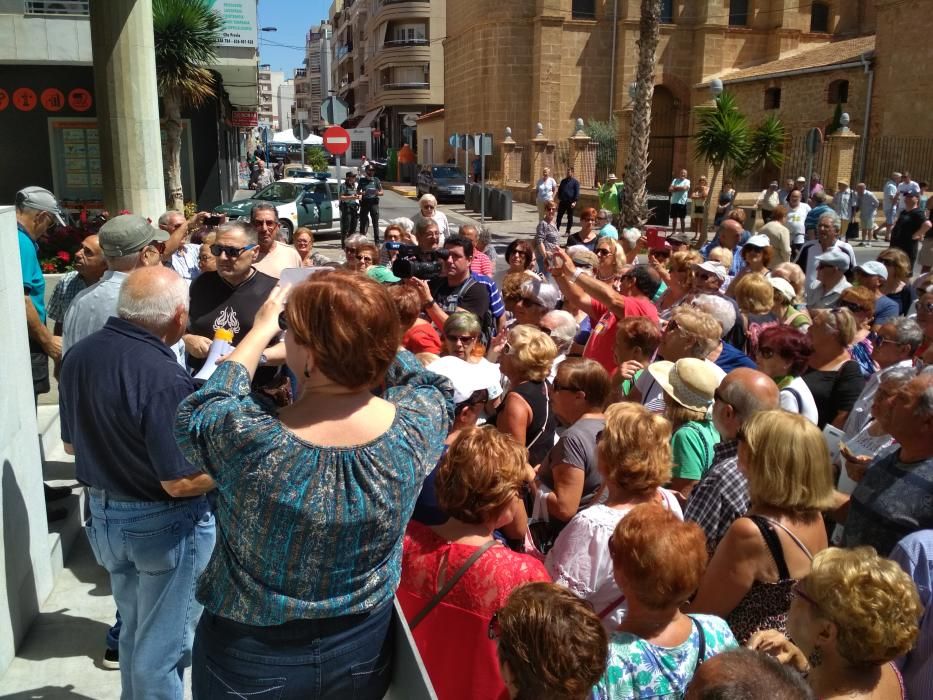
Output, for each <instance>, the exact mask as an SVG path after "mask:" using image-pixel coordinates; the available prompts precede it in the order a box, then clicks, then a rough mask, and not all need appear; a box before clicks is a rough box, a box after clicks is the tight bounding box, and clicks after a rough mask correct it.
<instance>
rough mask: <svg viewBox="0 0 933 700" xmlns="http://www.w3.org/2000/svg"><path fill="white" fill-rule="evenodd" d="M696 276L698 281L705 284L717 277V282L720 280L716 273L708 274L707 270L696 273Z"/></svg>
mask: <svg viewBox="0 0 933 700" xmlns="http://www.w3.org/2000/svg"><path fill="white" fill-rule="evenodd" d="M696 276H697V279H700V280H703V281H704V282H705V281H706V280H708V279H712V278H713V277H715V278H716V279H717V280H718V279H719V275H717V274H716V273H715V272H707V271H706V270H702V271H700V272H698V273H696Z"/></svg>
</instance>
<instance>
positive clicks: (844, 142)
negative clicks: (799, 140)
mask: <svg viewBox="0 0 933 700" xmlns="http://www.w3.org/2000/svg"><path fill="white" fill-rule="evenodd" d="M858 143H859V138H858V135H857V134H855V133H854V132H853V131H851V130H850V129H849V128H848V127H846V126H844V127H842V128H841V129H840V130H839V131H837V132H836V133H834V134H830V135H829V136H827V137H826V144H825V145H824V148H826V149H827V153H826V160H825V161H824V162H825V163H827V165H826V166H824V168H823V173H821V175H822V177H823V186H824V187H826V189H827V190H830V191H831V192H835V191H836V184H837V183H838V182H839V181H840V180H844V181H845V182H848V183H849V186H850V187H851V188H853V189H854V188H855V183H854V182H852V173H853V171H854V169H855V168H854V166H855V161H856V150H857V149H858Z"/></svg>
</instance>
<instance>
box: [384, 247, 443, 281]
mask: <svg viewBox="0 0 933 700" xmlns="http://www.w3.org/2000/svg"><path fill="white" fill-rule="evenodd" d="M386 250H388V251H396V250H397V251H398V257H397V258H395V262H394V263H392V272H393V273H395V275H396V276H398V277H401V278H402V279H408V278H409V277H417V278H418V279H422V280H429V279H431V278H432V277H437V276H438V275H439V274H441V271H442V270H443V262H444V261H445V260H447V257H448V256H449V255H450V252H449V251H448V250H447V249H446V248H438V249H437V250H432V251H430V252H429V253H425V252H424V251H422V250H421V248H419V247H418V246H416V245H411V244H408V243H399V242H398V241H386ZM425 258H430V259H428V260H425Z"/></svg>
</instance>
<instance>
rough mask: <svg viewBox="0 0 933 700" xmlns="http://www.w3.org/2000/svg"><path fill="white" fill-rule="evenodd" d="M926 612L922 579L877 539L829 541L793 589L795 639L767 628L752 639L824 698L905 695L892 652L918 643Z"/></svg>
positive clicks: (902, 651)
mask: <svg viewBox="0 0 933 700" xmlns="http://www.w3.org/2000/svg"><path fill="white" fill-rule="evenodd" d="M922 614H923V607H922V606H921V603H920V597H919V596H918V595H917V587H916V586H915V585H914V582H913V581H912V580H911V578H910V576H908V575H907V574H906V573H905V572H904V571H903V570H902V569H901V568H900V567H899V566H898V565H897V564H895V563H894V562H893V561H891V560H889V559H884V558H882V557H880V556H878V554H877V553H876V552H875V550H874V549H872V548H871V547H856V548H855V549H836V548H831V549H826V550H823V551H822V552H820V553H819V554H817V555H816V556H815V557H814V558H813V565H812V568H811V570H810V573H808V574H807V575H806V576H804V577H803V578H802V579H801V580H800V581H799V582H798V583H797V586H796V588H795V589H794V597H793V602H792V603H791V606H790V612H789V614H788V619H787V632H788V634H789V635H790V636H791V637H792V638H793V640H794V642H793V643H792V642H791V641H790V640H789V639H788V638H787V637H785V636H784V635H783V634H781V633H780V632H775V631H771V630H767V631H763V632H759V633H757V634H755V635H754V636H753V637H752V638H751V639H750V640H749V643H748V646H750V647H751V648H752V649H757V650H759V651H763V652H766V653H768V654H772V655H773V656H775V657H777V659H778V660H779V661H781V662H782V663H785V664H789V665H791V666H793V667H794V668H796V669H797V670H798V671H800V672H802V673H805V674H806V676H807V681H808V682H809V684H810V687H811V688H813V692H814V694H815V695H816V696H817V697H819V698H824V699H825V700H843V698H866V700H867V698H899V699H906V697H907V694H906V692H905V689H904V682H903V679H902V678H901V674H900V672H899V671H898V669H897V666H895V664H894V660H895V659H896V658H897V657H899V656H902V655H904V654H906V653H907V652H908V651H910V650H911V648H912V647H913V645H914V642H915V640H916V639H917V635H918V621H919V619H920V616H921V615H922Z"/></svg>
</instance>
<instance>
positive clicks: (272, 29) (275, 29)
mask: <svg viewBox="0 0 933 700" xmlns="http://www.w3.org/2000/svg"><path fill="white" fill-rule="evenodd" d="M259 31H261V32H277V31H279V28H278V27H260V28H259Z"/></svg>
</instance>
